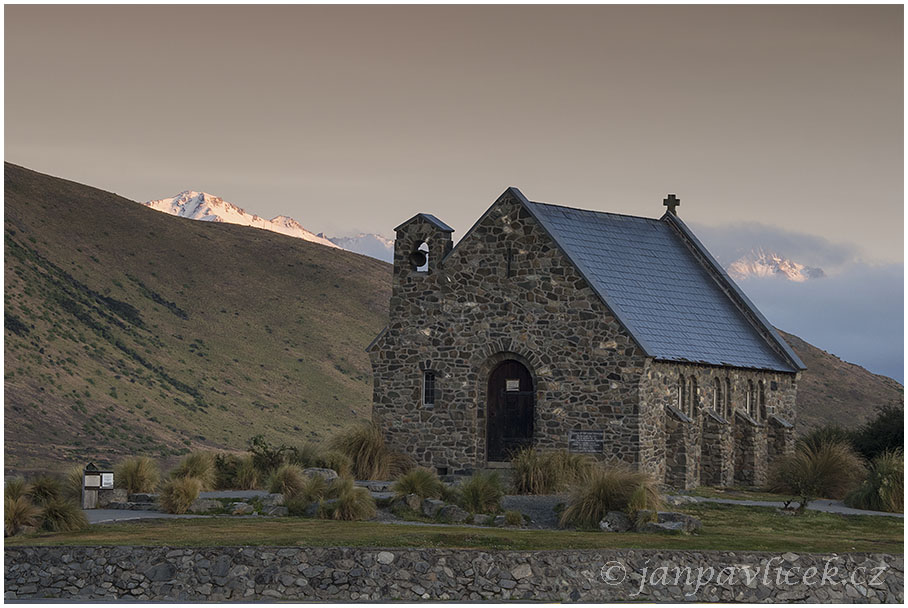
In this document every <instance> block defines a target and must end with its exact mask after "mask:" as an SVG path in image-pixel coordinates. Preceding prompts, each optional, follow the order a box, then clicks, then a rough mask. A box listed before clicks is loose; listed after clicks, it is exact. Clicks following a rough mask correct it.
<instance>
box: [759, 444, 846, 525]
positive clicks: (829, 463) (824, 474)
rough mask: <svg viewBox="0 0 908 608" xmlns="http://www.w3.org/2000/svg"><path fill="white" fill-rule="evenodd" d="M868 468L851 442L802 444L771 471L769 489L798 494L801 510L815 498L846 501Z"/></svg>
mask: <svg viewBox="0 0 908 608" xmlns="http://www.w3.org/2000/svg"><path fill="white" fill-rule="evenodd" d="M863 474H864V465H863V463H862V462H861V459H860V457H859V456H858V455H857V454H855V453H854V450H852V449H851V446H849V445H848V444H847V443H843V442H827V443H822V444H819V445H817V446H811V445H809V444H807V443H804V442H801V443H799V444H798V446H797V447H796V449H795V451H794V453H792V454H789V455H787V456H784V457H782V458H781V459H779V460H778V461H777V462H776V463H775V464H774V465H773V467H772V469H771V471H770V478H769V487H770V489H771V490H773V491H775V492H784V493H789V494H793V495H795V496H796V497H797V498H798V500H799V501H800V506H799V509H798V510H799V511H803V510H804V509H805V508H806V507H807V503H809V502H810V501H811V500H813V499H815V498H820V497H824V498H843V497H844V496H845V495H846V494H848V493H849V492H850V491H851V490H853V489H854V488H855V486H857V484H858V483H859V482H860V480H861V478H862V477H863Z"/></svg>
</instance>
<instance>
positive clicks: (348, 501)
mask: <svg viewBox="0 0 908 608" xmlns="http://www.w3.org/2000/svg"><path fill="white" fill-rule="evenodd" d="M331 493H332V494H335V495H336V496H337V498H336V499H335V500H334V501H333V502H331V503H324V502H323V503H322V504H321V505H320V507H319V517H322V518H324V519H340V520H344V521H358V520H361V519H371V518H372V517H375V512H376V509H375V500H374V499H373V498H372V495H371V494H370V493H369V491H368V490H367V489H366V488H357V487H355V486H354V485H353V480H352V479H350V478H343V477H339V478H337V479H335V480H334V482H332V488H331Z"/></svg>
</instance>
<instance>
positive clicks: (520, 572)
mask: <svg viewBox="0 0 908 608" xmlns="http://www.w3.org/2000/svg"><path fill="white" fill-rule="evenodd" d="M532 575H533V568H531V567H530V565H529V564H518V565H517V566H515V567H513V568H511V576H513V577H514V578H515V579H516V580H518V581H519V580H521V579H525V578H527V577H529V576H532Z"/></svg>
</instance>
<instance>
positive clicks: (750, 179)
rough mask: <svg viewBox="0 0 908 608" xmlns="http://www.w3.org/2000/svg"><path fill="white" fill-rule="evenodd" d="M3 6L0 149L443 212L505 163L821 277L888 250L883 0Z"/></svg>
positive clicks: (618, 208) (101, 171)
mask: <svg viewBox="0 0 908 608" xmlns="http://www.w3.org/2000/svg"><path fill="white" fill-rule="evenodd" d="M4 10H5V19H6V31H5V85H6V89H5V90H6V103H5V158H6V160H7V161H10V162H14V163H16V164H20V165H24V166H26V167H29V168H31V169H35V170H38V171H42V172H45V173H50V174H53V175H58V176H61V177H66V178H68V179H72V180H75V181H78V182H82V183H86V184H90V185H93V186H96V187H100V188H103V189H105V190H111V191H114V192H117V193H119V194H121V195H123V196H125V197H127V198H131V199H134V200H140V201H144V200H149V199H157V198H163V197H167V196H172V195H174V194H176V193H178V192H179V191H181V190H185V189H194V190H204V191H206V192H210V193H212V194H215V195H218V196H221V197H223V198H224V199H225V200H228V201H230V202H233V203H235V204H237V205H239V206H240V207H244V208H246V209H248V210H250V211H253V212H255V213H257V214H259V215H261V216H264V217H272V216H274V215H278V214H283V215H289V216H292V217H294V218H296V219H297V220H299V221H300V222H301V223H302V224H303V225H304V226H305V227H306V228H308V229H310V230H313V231H315V232H327V233H329V234H335V235H343V234H349V233H355V232H358V231H366V232H377V233H381V234H385V235H388V236H391V233H392V229H393V227H394V226H396V225H398V224H399V223H401V222H402V221H403V220H405V219H407V218H409V217H410V216H412V215H414V214H415V213H418V212H428V213H433V214H434V215H436V216H438V217H439V218H441V219H442V220H443V221H445V222H447V223H448V224H450V225H451V226H453V227H454V228H455V229H456V230H457V234H460V235H462V234H463V233H464V232H465V231H466V230H467V229H468V228H469V226H470V225H471V224H472V223H473V221H475V219H476V218H477V217H478V216H479V215H480V214H481V213H482V212H483V211H484V210H485V209H486V208H487V207H488V205H489V204H491V202H492V201H493V200H494V199H495V198H496V197H497V196H498V195H499V194H500V193H501V192H502V191H503V190H504V189H505V188H506V187H507V186H511V185H513V186H517V187H519V188H520V189H521V190H522V191H523V192H524V194H526V195H527V197H528V198H530V199H531V200H538V201H546V202H552V203H561V204H568V205H571V206H576V207H582V208H589V209H597V210H603V211H613V212H618V213H630V214H635V215H644V216H650V217H658V216H659V215H661V213H662V211H663V210H664V209H663V207H662V199H663V198H664V197H665V195H666V194H667V193H669V192H672V193H677V194H678V196H679V197H680V198H681V200H682V204H681V207H680V209H679V213H680V215H681V217H682V218H684V219H685V220H686V221H688V222H690V223H692V224H694V225H697V226H701V227H704V228H705V229H707V230H709V229H714V230H713V232H712V233H711V234H713V235H714V236H713V238H714V240H715V241H716V242H717V243H718V242H721V241H723V240H724V241H728V240H729V238H732V237H735V238H736V237H739V236H741V235H743V234H747V235H749V237H750V238H752V239H757V240H759V239H760V238H770V239H772V238H781V235H785V234H788V236H789V237H792V235H794V237H795V239H796V240H797V239H801V240H802V241H803V242H805V243H814V244H816V243H821V242H822V243H827V244H829V245H830V247H829V252H831V253H830V255H832V256H833V257H832V258H828V259H827V258H824V256H823V254H824V253H825V252H826V250H825V249H824V248H823V247H820V248H819V250H816V249H815V248H814V247H812V246H807V245H803V244H802V245H803V246H801V249H803V250H806V251H807V252H808V253H809V254H810V255H812V256H813V257H815V258H818V259H819V265H820V266H821V267H824V270H825V269H826V267H827V266H830V267H831V266H836V267H837V268H839V269H840V270H841V272H840V273H839V275H838V276H839V278H838V279H836V281H830V282H829V283H827V285H830V284H835V283H836V282H837V281H841V280H844V279H843V278H842V277H848V276H852V277H853V278H854V279H855V280H856V278H857V276H858V275H861V272H860V270H859V269H861V268H865V267H866V268H870V269H873V270H881V269H889V268H891V267H893V265H894V267H895V268H896V270H898V269H899V268H901V265H902V263H903V240H904V235H903V213H904V211H903V163H904V158H903V141H904V139H903V138H904V129H903V59H902V58H903V51H902V49H903V32H902V23H903V19H902V11H903V8H902V7H901V6H898V5H888V6H885V5H884V6H879V5H878V6H842V5H825V6H824V5H809V6H772V5H763V6H743V5H733V6H708V5H705V6H642V5H636V6H633V5H631V6H572V7H552V6H548V7H547V6H504V7H502V6H497V7H494V6H428V7H426V6H422V7H420V6H391V7H382V6H268V7H255V6H194V7H193V6H6V7H5V9H4ZM747 226H749V227H750V228H749V229H745V228H744V227H747ZM755 227H756V228H755ZM748 230H749V231H748ZM704 240H705V241H708V239H704ZM757 240H755V241H754V242H755V244H758V243H757ZM707 244H708V245H709V242H707ZM835 256H838V257H835ZM842 256H844V258H842ZM871 274H872V273H871ZM877 274H879V275H880V277H879V280H880V281H881V283H880V284H879V287H880V289H881V290H883V291H881V292H880V293H881V294H882V293H888V292H885V290H884V287H887V285H884V284H883V283H884V282H885V281H889V284H888V286H889V287H891V281H892V277H893V274H892V273H888V274H887V272H882V271H881V272H879V273H877ZM902 274H903V273H901V274H900V273H899V272H896V275H897V276H898V278H899V280H901V276H902ZM832 278H835V277H832ZM842 285H843V286H842V289H843V290H848V289H851V288H853V286H852V284H851V283H843V284H842ZM805 291H806V290H805ZM870 293H871V294H876V293H877V292H876V291H871V292H870ZM770 301H771V299H770ZM843 314H844V313H843ZM804 322H806V319H802V321H800V322H798V321H796V322H795V325H797V324H798V323H804ZM899 324H900V326H901V319H899ZM780 325H781V324H780ZM783 328H784V329H790V330H791V331H794V332H795V333H797V330H798V327H783ZM820 333H823V332H820ZM834 333H835V332H834V331H833V330H832V329H827V331H826V332H825V333H823V337H821V339H825V340H826V344H827V345H830V344H831V345H832V346H836V347H837V343H836V341H835V340H836V338H834ZM901 336H902V334H901V332H899V334H898V335H897V336H895V335H887V336H885V337H883V336H881V337H880V339H879V340H877V343H880V341H882V342H885V343H886V344H887V345H889V346H888V347H887V348H888V350H887V351H886V355H885V356H882V355H881V356H882V357H883V358H887V357H888V358H889V359H891V356H890V355H892V356H895V355H894V354H893V353H895V351H898V357H899V363H898V366H897V367H898V375H897V376H896V377H897V378H899V379H901V376H902V372H901V366H902V364H901V351H902V337H901ZM839 337H840V338H841V337H842V335H841V333H840V335H839ZM805 338H806V336H805ZM853 342H854V339H852V341H851V343H853ZM843 344H844V342H843ZM818 345H822V344H818ZM839 350H840V351H841V350H842V349H841V348H839ZM877 350H878V351H879V349H877ZM890 351H891V352H890ZM855 352H856V351H855ZM837 354H840V355H842V356H847V355H848V353H847V352H837ZM890 367H891V368H894V367H896V366H895V365H894V364H893V365H891V366H890ZM890 367H887V370H889V368H890ZM878 369H879V368H878ZM889 373H890V375H894V374H895V372H891V371H890V372H889Z"/></svg>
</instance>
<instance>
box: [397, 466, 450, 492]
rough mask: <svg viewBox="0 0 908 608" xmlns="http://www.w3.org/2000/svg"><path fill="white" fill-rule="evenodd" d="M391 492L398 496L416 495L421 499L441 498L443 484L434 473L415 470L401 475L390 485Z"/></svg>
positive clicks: (425, 470) (421, 469)
mask: <svg viewBox="0 0 908 608" xmlns="http://www.w3.org/2000/svg"><path fill="white" fill-rule="evenodd" d="M391 491H392V492H394V493H395V494H397V495H398V496H406V495H407V494H416V495H418V496H419V497H420V498H422V499H426V498H441V497H442V496H443V495H444V493H445V484H443V483H442V482H441V480H440V479H439V478H438V475H437V474H436V473H435V471H430V470H429V469H424V468H421V467H420V468H416V469H413V470H412V471H410V472H409V473H406V474H404V475H402V476H401V477H400V478H398V480H397V481H395V482H394V483H393V484H392V485H391Z"/></svg>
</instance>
